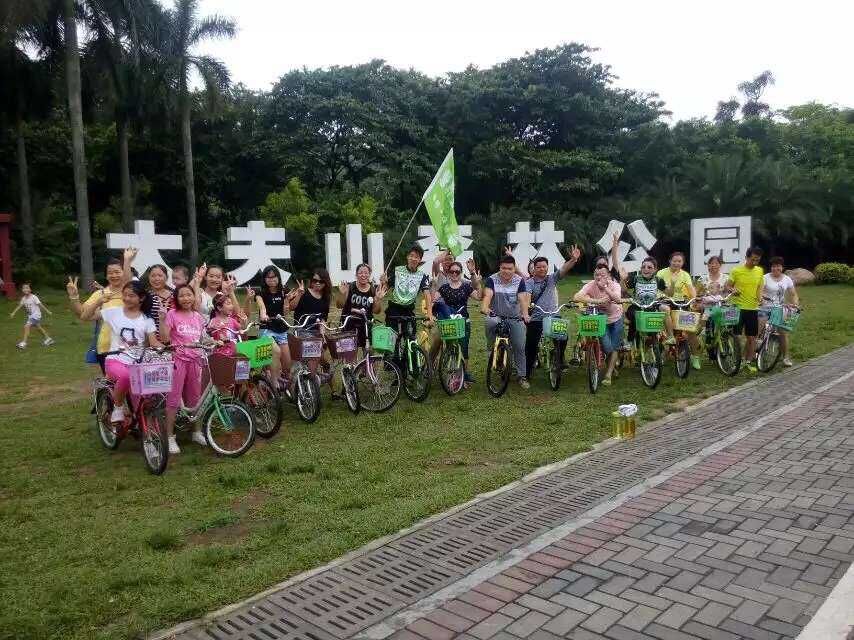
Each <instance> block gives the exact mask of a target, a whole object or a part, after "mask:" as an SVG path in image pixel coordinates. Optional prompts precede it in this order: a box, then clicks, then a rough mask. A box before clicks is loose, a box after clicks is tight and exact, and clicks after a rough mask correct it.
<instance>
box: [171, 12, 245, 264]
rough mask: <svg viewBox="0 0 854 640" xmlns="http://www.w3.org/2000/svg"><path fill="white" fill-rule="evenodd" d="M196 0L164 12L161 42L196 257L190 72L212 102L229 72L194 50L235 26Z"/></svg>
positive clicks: (192, 251) (195, 256)
mask: <svg viewBox="0 0 854 640" xmlns="http://www.w3.org/2000/svg"><path fill="white" fill-rule="evenodd" d="M198 5H199V2H198V0H175V6H174V8H173V9H172V10H170V11H167V12H166V18H167V24H166V25H165V29H166V32H165V33H164V34H163V36H164V39H163V42H162V44H161V45H160V50H161V54H162V55H163V58H164V59H163V61H162V62H163V63H164V64H165V70H166V74H167V76H166V77H167V81H168V83H169V86H170V87H171V88H172V90H173V91H174V92H175V93H176V94H177V97H178V110H179V113H180V116H181V141H182V146H183V151H184V184H185V188H186V194H187V227H188V232H189V235H190V259H191V260H192V262H194V263H195V262H197V261H198V257H199V235H198V228H197V222H196V190H195V179H194V175H193V141H192V132H191V126H190V125H191V121H190V115H191V113H192V108H193V100H194V96H193V94H192V93H191V92H190V86H189V85H190V73H191V72H192V71H193V70H195V71H197V72H198V74H199V76H201V79H202V82H203V84H204V88H205V91H206V93H207V96H208V99H209V101H210V103H211V104H213V102H214V100H215V99H216V97H217V96H218V95H219V94H220V93H221V92H222V91H224V90H225V89H227V88H228V83H229V76H228V69H227V68H226V67H225V65H224V64H223V63H222V62H221V61H219V60H217V59H216V58H212V57H210V56H204V55H196V54H195V53H194V52H193V51H194V49H195V47H196V46H198V45H199V44H200V43H201V42H202V41H204V40H208V39H212V38H231V37H233V36H234V34H235V32H236V30H237V28H236V26H235V23H234V21H232V20H230V19H228V18H224V17H221V16H217V15H213V16H206V17H199V15H198Z"/></svg>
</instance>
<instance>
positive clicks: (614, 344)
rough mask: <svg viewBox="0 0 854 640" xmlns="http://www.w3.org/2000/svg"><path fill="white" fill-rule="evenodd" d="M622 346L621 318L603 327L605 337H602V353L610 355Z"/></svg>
mask: <svg viewBox="0 0 854 640" xmlns="http://www.w3.org/2000/svg"><path fill="white" fill-rule="evenodd" d="M622 344H623V317H622V316H620V317H619V318H618V319H617V320H615V321H614V322H612V323H611V324H609V325H607V326H606V327H605V335H604V336H602V351H604V352H605V353H612V352H614V351H617V350H618V349H619V348H620V345H622Z"/></svg>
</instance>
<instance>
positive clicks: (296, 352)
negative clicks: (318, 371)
mask: <svg viewBox="0 0 854 640" xmlns="http://www.w3.org/2000/svg"><path fill="white" fill-rule="evenodd" d="M288 349H290V351H291V359H293V360H301V361H303V362H305V361H306V360H319V359H320V356H322V355H323V338H321V337H320V336H318V335H315V334H302V335H299V334H293V333H292V334H291V335H289V336H288Z"/></svg>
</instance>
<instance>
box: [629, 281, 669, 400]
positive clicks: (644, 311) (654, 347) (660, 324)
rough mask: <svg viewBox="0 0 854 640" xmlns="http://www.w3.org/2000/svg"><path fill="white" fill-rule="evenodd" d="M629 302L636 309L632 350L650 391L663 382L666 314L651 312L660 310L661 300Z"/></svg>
mask: <svg viewBox="0 0 854 640" xmlns="http://www.w3.org/2000/svg"><path fill="white" fill-rule="evenodd" d="M628 302H629V303H630V304H631V305H633V306H634V307H636V308H637V309H638V311H636V312H635V340H634V344H633V345H632V348H633V350H634V352H635V353H634V358H635V360H637V361H639V364H640V374H641V381H642V382H643V383H644V384H645V385H646V386H647V387H649V388H650V389H655V388H656V387H657V386H658V383H659V382H661V373H662V370H663V369H664V358H663V356H662V349H661V333H662V331H664V328H665V325H664V319H665V316H666V314H665V312H663V311H649V309H653V308H656V309H657V308H658V305H659V303H660V300H653V301H652V302H650V303H649V304H644V303H642V302H641V301H640V300H635V299H633V298H630V299H629V300H628Z"/></svg>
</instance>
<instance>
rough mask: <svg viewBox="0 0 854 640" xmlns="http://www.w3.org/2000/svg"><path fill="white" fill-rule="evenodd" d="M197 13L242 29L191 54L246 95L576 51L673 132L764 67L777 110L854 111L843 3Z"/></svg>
mask: <svg viewBox="0 0 854 640" xmlns="http://www.w3.org/2000/svg"><path fill="white" fill-rule="evenodd" d="M162 1H163V2H164V4H168V2H169V0H162ZM200 13H201V14H211V13H218V14H221V15H225V16H229V17H231V18H234V19H235V20H236V21H237V24H238V29H239V31H238V34H237V37H236V38H235V39H233V40H231V41H226V42H209V43H205V44H203V45H202V46H201V47H200V48H199V49H198V51H199V52H201V53H208V54H212V55H215V56H217V57H219V58H221V59H222V60H223V61H224V62H225V63H226V64H227V65H228V67H229V69H230V71H231V74H232V78H233V80H234V81H235V82H242V83H243V84H245V85H247V86H248V87H250V88H253V89H269V88H270V87H271V86H272V85H273V84H274V83H275V82H276V80H277V79H278V78H279V77H280V76H281V75H282V74H284V73H286V72H287V71H290V70H292V69H299V68H302V67H308V68H317V67H327V66H330V65H353V64H359V63H362V62H367V61H369V60H371V59H374V58H381V59H384V60H386V61H387V62H388V63H389V64H391V65H393V66H395V67H400V68H414V69H416V70H418V71H421V72H423V73H425V74H427V75H429V76H433V77H438V76H442V75H444V74H445V73H447V72H449V71H460V70H462V69H464V68H465V67H467V66H468V65H469V64H473V65H475V66H477V67H480V68H487V67H490V66H492V65H494V64H496V63H499V62H501V61H503V60H507V59H509V58H513V57H518V56H521V55H524V54H525V52H526V51H534V50H535V49H541V48H546V47H555V46H558V45H560V44H562V43H567V42H572V41H575V42H581V43H584V44H587V45H589V46H592V47H597V48H598V49H599V51H598V52H597V53H595V54H594V60H595V61H596V62H601V63H604V64H609V65H611V67H612V72H613V73H614V74H615V75H617V76H618V79H617V80H616V84H617V86H620V87H624V88H630V89H636V90H639V91H644V92H656V93H658V94H659V95H660V96H661V98H662V99H663V100H664V101H665V102H666V106H667V108H668V109H669V110H670V111H672V112H673V116H672V121H674V122H675V121H676V120H680V119H687V118H694V117H702V116H707V117H711V116H713V115H714V112H715V109H716V106H717V103H718V101H719V100H726V99H729V98H730V97H732V96H735V95H737V89H736V87H737V85H738V84H739V83H740V82H741V81H743V80H749V79H751V78H753V77H754V76H756V75H758V74H759V73H761V72H762V71H764V70H765V69H770V70H771V71H772V72H773V74H774V76H775V78H776V85H775V86H774V87H771V88H770V89H769V90H768V91H767V92H766V98H765V100H766V102H768V103H769V104H770V105H771V106H772V108H784V107H787V106H790V105H794V104H801V103H804V102H809V101H813V100H815V101H818V102H824V103H829V104H837V105H839V106H854V82H851V81H850V79H851V64H852V62H854V46H852V44H851V43H852V40H851V39H850V34H849V30H850V26H851V24H852V19H854V3H851V2H843V1H837V2H828V1H825V0H813V1H812V2H809V3H804V2H798V3H794V2H791V3H790V2H789V0H777V1H774V2H768V1H766V0H741V1H740V2H732V1H730V0H717V1H715V2H708V1H700V0H693V1H692V0H682V1H681V2H670V1H658V2H651V1H647V2H639V1H637V0H634V1H615V0H587V1H586V2H576V1H574V0H564V1H562V2H561V1H552V0H515V1H514V2H507V1H505V0H489V1H487V0H454V1H449V0H432V1H430V2H420V3H416V2H412V1H411V0H397V1H389V0H361V1H360V2H356V1H352V0H314V1H309V2H305V1H298V2H291V1H288V0H200Z"/></svg>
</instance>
